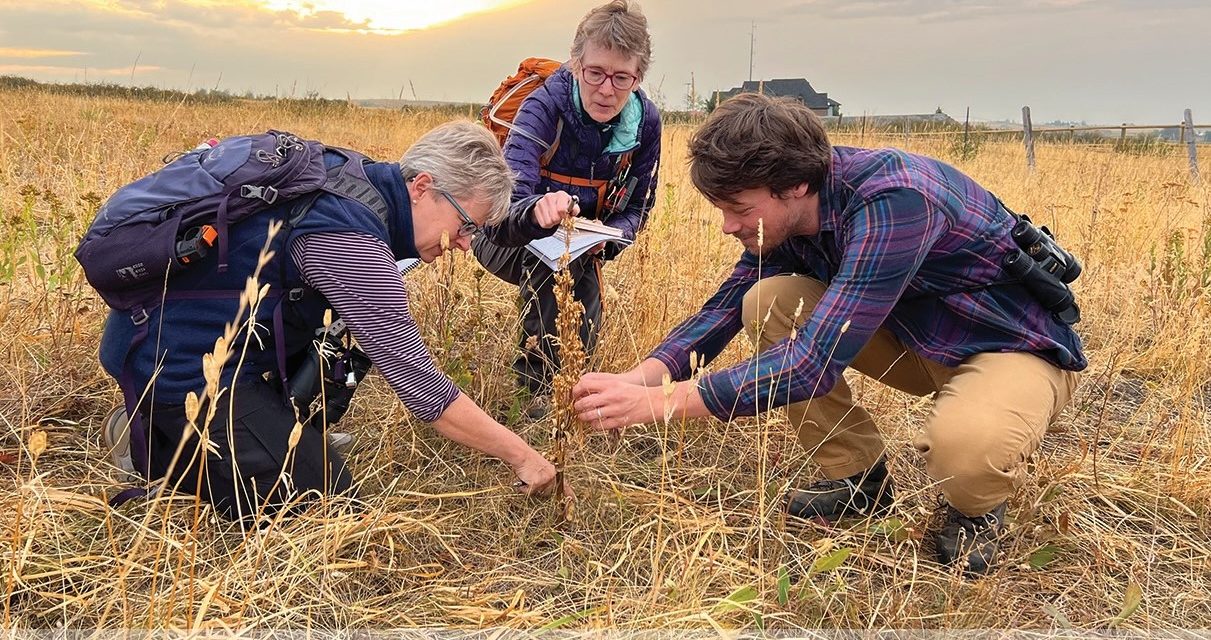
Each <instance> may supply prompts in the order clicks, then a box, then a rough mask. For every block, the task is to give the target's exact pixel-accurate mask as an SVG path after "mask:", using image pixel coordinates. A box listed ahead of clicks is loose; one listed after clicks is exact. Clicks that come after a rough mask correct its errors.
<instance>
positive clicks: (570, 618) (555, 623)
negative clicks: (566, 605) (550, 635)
mask: <svg viewBox="0 0 1211 640" xmlns="http://www.w3.org/2000/svg"><path fill="white" fill-rule="evenodd" d="M604 608H605V607H592V608H590V609H584V610H583V611H577V612H576V613H569V614H568V615H566V616H564V617H562V618H559V619H557V620H552V621H550V622H548V623H546V624H544V625H543V626H542V627H541V628H539V631H550V630H552V629H558V628H560V627H562V626H564V625H568V624H571V623H573V622H576V621H577V620H581V619H583V618H587V617H589V616H591V615H593V614H594V613H597V612H598V611H601V610H602V609H604Z"/></svg>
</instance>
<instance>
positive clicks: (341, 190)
mask: <svg viewBox="0 0 1211 640" xmlns="http://www.w3.org/2000/svg"><path fill="white" fill-rule="evenodd" d="M329 149H332V150H333V151H335V152H337V153H339V154H341V155H343V156H345V163H344V164H343V165H338V166H335V167H333V168H332V169H329V170H328V180H327V182H325V183H324V186H323V191H326V192H328V193H331V194H333V195H337V196H341V197H342V198H348V199H350V200H355V201H357V202H359V203H361V204H362V205H364V206H365V207H366V208H367V209H369V210H371V211H373V212H374V215H375V216H376V217H377V218H378V219H379V220H381V221H382V223H383V226H386V227H388V228H390V222H389V221H390V219H391V215H390V209H389V208H388V207H387V201H386V200H385V199H384V198H383V196H382V194H380V193H379V192H378V189H376V188H374V185H373V184H371V183H370V178H368V177H366V166H365V165H366V163H367V162H370V159H369V158H367V157H366V156H364V155H362V154H360V153H358V152H356V151H350V150H348V149H341V148H338V147H329ZM314 202H315V201H314V199H313V200H312V201H311V203H309V204H314ZM310 208H311V207H310V206H308V207H307V209H310ZM306 212H307V211H306V210H303V211H300V212H298V213H297V214H296V215H302V214H305V213H306ZM292 219H294V218H293V217H292Z"/></svg>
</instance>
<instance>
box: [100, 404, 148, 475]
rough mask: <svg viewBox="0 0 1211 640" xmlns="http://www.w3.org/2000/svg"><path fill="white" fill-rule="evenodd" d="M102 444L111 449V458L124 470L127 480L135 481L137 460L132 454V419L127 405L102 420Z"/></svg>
mask: <svg viewBox="0 0 1211 640" xmlns="http://www.w3.org/2000/svg"><path fill="white" fill-rule="evenodd" d="M101 444H102V445H103V446H104V447H105V448H106V449H107V450H108V451H109V457H110V460H112V461H113V464H114V466H115V467H117V468H119V469H121V470H122V473H123V474H124V475H125V478H124V479H125V480H127V481H131V482H133V481H135V480H137V479H138V477H139V474H138V472H137V471H135V461H134V458H133V457H132V456H131V454H130V420H128V419H127V418H126V407H118V408H117V409H114V410H113V411H110V412H109V415H107V416H105V420H103V421H102V422H101Z"/></svg>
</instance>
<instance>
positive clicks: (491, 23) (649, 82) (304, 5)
mask: <svg viewBox="0 0 1211 640" xmlns="http://www.w3.org/2000/svg"><path fill="white" fill-rule="evenodd" d="M598 4H600V2H599V1H597V0H594V1H592V2H583V1H577V2H559V1H558V0H457V1H452V0H451V1H447V2H445V3H442V4H441V6H440V7H439V6H437V5H435V4H433V3H427V2H419V1H417V0H412V1H411V2H396V3H392V2H387V1H385V0H360V1H358V2H353V1H345V2H339V1H337V0H166V1H164V2H160V3H156V4H155V5H151V4H149V3H147V2H145V1H144V0H10V2H8V3H6V4H5V6H3V7H0V25H5V26H3V27H0V74H3V75H16V76H21V77H28V78H31V79H34V80H37V81H39V82H58V83H70V82H77V83H96V82H110V83H116V84H120V85H126V86H154V87H158V88H162V89H170V90H179V91H187V92H192V91H196V90H199V89H218V90H222V91H225V92H227V93H230V94H233V95H242V94H244V93H246V92H252V93H254V94H259V95H274V96H279V97H283V96H286V95H289V94H291V93H293V94H294V95H295V97H303V96H308V95H315V96H319V97H325V98H333V99H345V98H351V99H355V100H374V99H379V100H382V99H402V98H407V99H415V100H422V101H436V102H451V103H482V102H483V101H484V100H486V99H487V96H488V95H490V94H491V91H492V89H494V88H495V86H496V85H497V84H498V83H499V82H500V80H502V79H503V78H504V77H506V76H507V75H510V74H512V73H513V71H514V70H515V69H516V66H517V62H518V61H520V60H521V59H522V58H524V57H527V56H530V55H541V56H546V57H552V58H556V59H565V58H566V56H567V48H568V45H569V44H570V41H571V37H572V34H573V32H574V30H575V27H576V24H577V23H578V22H579V20H580V18H581V17H582V16H583V15H584V13H585V12H586V11H587V10H588V9H590V8H592V7H593V6H596V5H598ZM641 6H642V8H643V10H644V12H645V14H646V15H647V17H648V20H649V29H650V31H651V33H652V41H653V51H654V55H653V63H652V67H651V69H650V70H649V73H648V76H647V77H646V78H645V79H644V81H643V84H642V86H643V88H644V90H645V91H646V92H647V93H648V94H649V95H651V96H652V97H653V98H654V99H655V100H656V101H657V103H658V104H660V105H661V106H662V107H663V108H666V109H669V110H685V109H686V107H687V101H686V96H687V94H689V93H690V92H691V91H693V92H695V93H696V94H697V95H698V96H699V97H702V96H708V95H710V93H711V92H713V91H715V90H720V91H726V90H728V89H730V88H732V87H735V86H739V85H740V84H741V83H742V82H744V81H745V80H747V79H749V76H748V73H749V68H750V51H751V52H752V55H751V65H752V79H753V80H761V79H764V80H772V79H776V78H806V79H807V80H808V82H810V83H811V84H812V86H813V87H814V88H815V90H816V91H818V92H820V93H827V94H828V96H829V97H830V98H832V99H834V100H837V101H839V102H840V103H841V112H842V114H843V115H845V116H858V117H860V116H862V115H867V116H879V115H901V114H918V113H932V112H934V110H935V109H937V108H941V109H942V111H943V112H945V113H947V114H948V115H950V116H951V117H953V118H955V119H956V120H959V121H962V120H963V114H964V112H965V111H966V110H967V109H968V108H969V107H970V109H971V118H972V121H978V122H1020V121H1021V108H1022V106H1023V105H1029V106H1030V107H1031V111H1032V119H1033V120H1034V121H1035V122H1040V123H1041V122H1088V123H1091V124H1105V125H1111V124H1115V125H1117V124H1121V123H1124V122H1125V123H1128V124H1133V123H1138V124H1161V123H1170V122H1171V123H1177V122H1179V121H1180V120H1181V117H1182V112H1183V110H1184V109H1191V110H1192V111H1193V113H1194V119H1195V121H1196V123H1197V122H1198V121H1200V115H1201V116H1202V117H1201V120H1202V121H1207V120H1209V119H1211V88H1209V87H1206V86H1205V83H1197V82H1192V80H1193V79H1197V78H1199V77H1201V76H1202V75H1205V74H1200V71H1201V70H1200V69H1199V68H1198V64H1199V61H1201V60H1203V59H1206V58H1207V57H1209V56H1211V41H1209V40H1208V39H1207V38H1201V39H1200V38H1198V37H1197V35H1196V34H1195V33H1192V32H1191V31H1192V30H1194V29H1197V27H1198V25H1200V24H1205V25H1211V6H1203V3H1199V2H1197V1H1196V0H1162V1H1160V2H1146V1H1145V0H1108V1H1103V2H1095V1H1093V0H1018V1H1017V2H1013V3H1004V4H1000V5H996V6H989V5H987V4H982V3H981V2H979V1H978V0H872V1H871V2H862V3H857V4H848V5H831V4H828V3H825V2H822V1H821V0H765V1H761V2H755V3H750V4H749V5H746V6H744V7H739V8H738V7H734V6H732V5H730V4H728V3H725V2H723V1H722V0H704V1H701V2H693V1H692V0H648V1H647V2H644V3H641ZM1186 32H1191V33H1189V35H1183V34H1184V33H1186ZM467 43H474V45H473V46H467ZM833 54H838V55H833ZM924 70H928V71H924ZM1124 87H1126V89H1124Z"/></svg>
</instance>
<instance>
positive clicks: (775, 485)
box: [765, 480, 782, 502]
mask: <svg viewBox="0 0 1211 640" xmlns="http://www.w3.org/2000/svg"><path fill="white" fill-rule="evenodd" d="M781 498H782V482H781V481H778V480H772V481H770V482H767V483H766V485H765V499H766V500H768V501H769V502H777V501H778V500H779V499H781Z"/></svg>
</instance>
